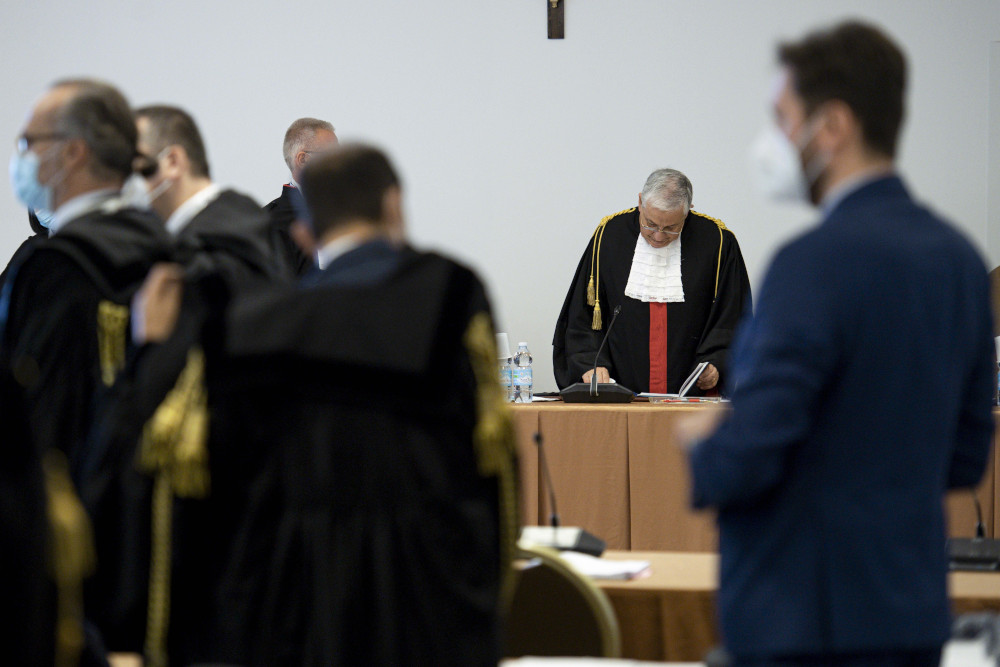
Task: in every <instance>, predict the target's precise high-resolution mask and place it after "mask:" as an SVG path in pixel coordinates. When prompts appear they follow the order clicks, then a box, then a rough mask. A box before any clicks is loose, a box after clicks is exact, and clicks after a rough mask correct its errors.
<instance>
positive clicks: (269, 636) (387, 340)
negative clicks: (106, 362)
mask: <svg viewBox="0 0 1000 667" xmlns="http://www.w3.org/2000/svg"><path fill="white" fill-rule="evenodd" d="M300 185H301V188H302V192H303V194H304V199H305V203H306V205H307V207H308V211H307V212H306V217H307V218H308V220H309V225H310V232H309V237H310V239H311V240H312V242H313V243H314V244H315V245H318V250H317V254H318V257H319V259H320V265H321V266H322V267H323V268H322V270H320V271H315V272H313V273H311V274H309V276H308V277H307V278H306V279H305V280H304V282H303V283H302V284H301V286H300V287H299V288H298V289H296V290H292V291H288V290H279V291H275V292H274V293H270V294H258V295H255V296H253V297H251V298H241V299H239V300H238V301H236V302H235V303H234V304H233V305H232V306H231V308H230V309H229V311H228V312H227V314H226V317H225V322H224V324H223V331H221V332H220V333H219V335H218V336H217V337H215V340H216V341H217V344H216V345H209V346H207V347H206V351H205V352H206V354H205V379H206V382H205V386H206V389H207V406H208V424H209V429H210V434H209V436H208V447H207V449H208V452H207V455H206V460H207V461H208V466H209V473H210V489H211V490H210V492H209V494H208V497H207V498H205V499H203V500H184V501H182V502H181V503H180V507H179V510H180V514H179V515H178V516H179V517H183V519H180V518H179V519H178V524H177V531H176V533H175V537H176V543H177V549H176V552H175V555H174V560H173V564H174V571H173V575H172V581H173V586H172V590H173V597H172V601H171V605H170V606H171V612H172V614H171V620H170V640H169V642H168V644H169V646H170V660H171V663H176V664H190V663H224V664H244V665H249V666H258V665H259V666H264V665H267V666H269V667H274V666H283V665H287V666H289V667H291V666H293V665H294V666H299V665H306V664H309V665H340V664H344V665H370V664H371V665H376V664H377V665H404V664H419V665H483V666H485V665H496V663H497V661H498V660H499V658H500V648H499V646H500V644H499V623H498V621H499V612H500V589H501V573H502V572H504V571H506V570H507V568H508V567H509V563H510V557H511V553H512V548H513V543H514V539H515V523H516V507H515V506H516V500H515V491H514V486H513V484H514V479H513V470H514V448H513V440H512V437H513V433H512V430H511V424H510V422H509V416H508V415H507V413H506V408H505V406H504V403H503V399H502V396H501V392H500V388H499V386H498V385H497V383H496V380H495V375H496V373H495V362H496V359H495V350H494V335H493V323H492V318H491V316H490V309H489V304H488V302H487V299H486V295H485V290H484V288H483V285H482V284H481V283H480V282H479V280H478V279H477V278H476V276H475V275H474V274H473V273H472V272H471V271H470V270H469V269H467V268H465V267H463V266H460V265H459V264H456V263H455V262H453V261H451V260H449V259H446V258H444V257H441V256H439V255H435V254H430V253H422V252H417V251H415V250H413V249H410V248H408V247H407V246H406V245H405V244H404V242H403V239H404V222H403V215H402V205H401V197H402V194H401V189H400V185H399V179H398V178H397V176H396V173H395V170H394V169H393V168H392V166H391V165H390V163H389V161H388V160H387V159H386V157H385V156H384V155H383V154H382V153H381V152H379V151H377V150H375V149H373V148H369V147H366V146H349V147H342V148H337V149H334V150H333V151H332V152H330V153H325V154H320V155H316V156H315V157H314V158H313V160H312V161H311V162H310V163H309V165H308V166H307V167H306V169H305V171H304V172H303V174H302V175H301V180H300ZM310 250H311V249H310ZM161 286H162V285H161V284H160V283H159V282H158V280H157V279H156V277H155V276H154V277H153V278H152V279H151V280H150V281H149V282H148V283H147V285H146V287H145V288H144V292H145V293H146V294H148V296H149V298H148V299H146V300H145V303H146V312H147V313H149V314H151V315H153V314H156V313H158V312H161V309H160V305H159V304H158V296H157V295H159V294H162V293H163V292H161V290H160V288H161ZM170 298H171V299H172V298H174V297H170ZM168 300H169V299H168ZM167 310H168V311H169V310H170V309H169V308H168V309H167ZM153 320H154V321H151V322H150V325H149V326H147V327H146V329H147V331H148V334H149V335H150V336H151V337H153V338H154V339H156V338H158V337H161V336H163V335H166V334H165V332H166V331H169V327H170V318H169V317H167V318H159V316H158V315H156V316H155V317H154V318H153ZM156 321H158V322H161V324H162V326H161V325H160V324H156V323H155V322H156Z"/></svg>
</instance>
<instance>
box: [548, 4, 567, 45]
mask: <svg viewBox="0 0 1000 667" xmlns="http://www.w3.org/2000/svg"><path fill="white" fill-rule="evenodd" d="M548 2H549V39H563V38H564V37H565V36H566V22H565V12H564V10H565V8H566V0H548Z"/></svg>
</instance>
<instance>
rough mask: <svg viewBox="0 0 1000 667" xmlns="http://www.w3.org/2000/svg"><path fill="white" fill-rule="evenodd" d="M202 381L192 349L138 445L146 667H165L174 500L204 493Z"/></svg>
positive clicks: (200, 360) (198, 355) (198, 356)
mask: <svg viewBox="0 0 1000 667" xmlns="http://www.w3.org/2000/svg"><path fill="white" fill-rule="evenodd" d="M204 378H205V355H204V353H203V352H202V350H201V348H199V347H194V348H192V349H191V350H189V351H188V357H187V364H186V365H185V367H184V370H183V371H181V374H180V376H179V377H178V378H177V382H176V384H175V385H174V388H173V389H171V390H170V393H169V394H167V397H166V398H165V399H163V402H162V403H161V404H160V406H159V407H158V408H157V409H156V412H154V413H153V416H152V417H150V419H149V421H148V422H146V425H145V427H144V428H143V433H142V440H141V442H140V444H139V460H138V467H139V468H140V470H142V471H144V472H147V473H152V474H153V475H154V481H153V506H152V535H151V539H152V548H151V555H150V571H149V608H148V613H147V619H146V645H145V648H144V653H145V657H146V664H147V665H148V666H149V667H165V665H166V664H167V649H166V646H167V632H168V629H169V627H168V626H169V619H170V578H171V571H170V562H171V551H172V546H171V544H172V536H173V504H174V496H175V495H176V496H179V497H186V498H204V497H205V496H207V495H208V492H209V486H210V484H209V472H208V448H207V444H206V441H207V439H208V401H207V397H206V393H205V379H204Z"/></svg>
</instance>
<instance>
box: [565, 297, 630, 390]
mask: <svg viewBox="0 0 1000 667" xmlns="http://www.w3.org/2000/svg"><path fill="white" fill-rule="evenodd" d="M620 312H622V307H621V304H618V305H617V306H615V311H614V315H613V316H612V318H611V323H610V324H608V330H607V331H606V332H605V333H604V339H603V340H601V345H600V347H598V348H597V354H595V355H594V366H593V372H592V373H591V375H590V383H589V384H588V383H587V382H574V383H573V384H571V385H570V386H568V387H566V388H565V389H563V390H562V391H560V392H559V395H560V396H561V397H562V400H563V403H631V402H632V399H633V398H635V392H634V391H632V390H631V389H629V388H628V387H623V386H622V385H620V384H617V383H615V382H602V383H600V384H598V382H597V362H598V360H599V359H600V357H601V351H602V350H603V349H604V344H605V343H607V342H608V336H610V335H611V328H612V327H614V326H615V321H616V320H617V319H618V313H620Z"/></svg>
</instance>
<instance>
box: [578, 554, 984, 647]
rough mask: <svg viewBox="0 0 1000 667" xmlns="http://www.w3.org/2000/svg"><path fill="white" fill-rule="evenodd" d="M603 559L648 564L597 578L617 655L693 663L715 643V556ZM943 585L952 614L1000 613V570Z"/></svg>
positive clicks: (963, 575) (953, 577)
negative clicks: (626, 575) (633, 573)
mask: <svg viewBox="0 0 1000 667" xmlns="http://www.w3.org/2000/svg"><path fill="white" fill-rule="evenodd" d="M605 558H611V559H640V560H648V561H649V562H650V565H651V568H652V573H651V575H650V576H649V577H647V578H644V579H635V580H633V581H599V582H597V585H598V586H599V587H600V588H601V589H602V590H603V591H604V592H605V593H607V595H608V598H609V599H610V600H611V605H612V606H613V607H614V609H615V614H616V615H617V616H618V624H619V627H620V628H621V635H622V657H624V658H630V659H633V660H671V661H677V660H683V661H695V660H701V659H702V658H703V657H704V656H705V653H707V652H708V651H709V650H710V649H711V648H712V647H714V646H716V645H717V644H718V643H719V635H718V631H717V629H716V623H715V590H716V587H717V585H718V556H717V555H716V554H714V553H669V552H655V551H609V552H607V553H606V554H605ZM948 589H949V591H950V595H951V600H952V605H953V609H954V611H955V613H956V614H964V613H969V612H974V611H994V612H1000V573H994V572H990V573H987V572H952V573H949V575H948Z"/></svg>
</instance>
